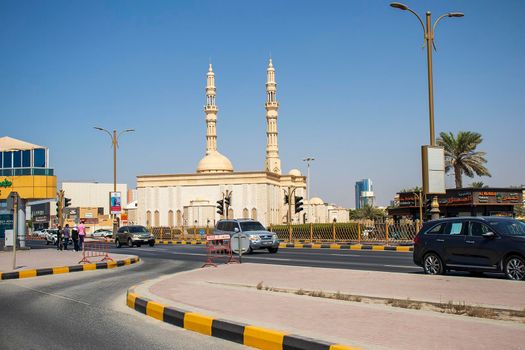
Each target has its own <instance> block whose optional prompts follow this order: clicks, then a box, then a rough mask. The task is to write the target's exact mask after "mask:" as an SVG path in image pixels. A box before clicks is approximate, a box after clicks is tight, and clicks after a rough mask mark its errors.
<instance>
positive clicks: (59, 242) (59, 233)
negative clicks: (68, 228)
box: [56, 226, 64, 250]
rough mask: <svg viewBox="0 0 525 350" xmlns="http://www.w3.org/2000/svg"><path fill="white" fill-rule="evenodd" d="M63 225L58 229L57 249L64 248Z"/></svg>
mask: <svg viewBox="0 0 525 350" xmlns="http://www.w3.org/2000/svg"><path fill="white" fill-rule="evenodd" d="M63 232H64V231H63V230H62V226H58V230H57V242H56V243H57V250H62V234H63Z"/></svg>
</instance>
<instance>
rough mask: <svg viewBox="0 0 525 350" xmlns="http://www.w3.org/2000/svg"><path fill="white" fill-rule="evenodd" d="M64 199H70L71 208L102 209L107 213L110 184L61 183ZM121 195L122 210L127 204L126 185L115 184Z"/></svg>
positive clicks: (111, 186)
mask: <svg viewBox="0 0 525 350" xmlns="http://www.w3.org/2000/svg"><path fill="white" fill-rule="evenodd" d="M62 189H63V190H64V193H65V197H67V198H71V205H70V206H71V207H94V208H104V214H105V215H108V214H110V213H109V193H110V192H112V191H113V184H112V183H99V182H62ZM117 191H120V193H121V200H122V208H124V207H125V206H126V205H127V204H128V185H126V184H117Z"/></svg>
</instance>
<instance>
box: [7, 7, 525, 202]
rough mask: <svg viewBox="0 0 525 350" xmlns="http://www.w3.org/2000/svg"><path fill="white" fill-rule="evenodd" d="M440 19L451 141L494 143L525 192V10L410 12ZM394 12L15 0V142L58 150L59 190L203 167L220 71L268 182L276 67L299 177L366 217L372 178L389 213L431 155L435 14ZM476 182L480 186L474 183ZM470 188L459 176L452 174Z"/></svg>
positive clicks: (444, 112)
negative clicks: (365, 191) (209, 88)
mask: <svg viewBox="0 0 525 350" xmlns="http://www.w3.org/2000/svg"><path fill="white" fill-rule="evenodd" d="M406 3H407V5H409V6H411V7H412V8H413V9H414V10H416V11H417V12H418V13H420V14H422V15H423V14H424V11H425V10H430V11H432V13H433V18H434V19H435V18H437V16H438V15H440V14H441V13H443V12H447V11H462V12H464V13H465V17H464V18H460V19H456V18H452V19H448V18H447V19H445V20H443V21H442V22H441V23H440V25H439V26H438V29H437V32H436V45H437V47H438V51H437V52H436V53H435V55H434V77H435V80H434V88H435V104H436V108H435V111H436V131H437V132H439V131H452V132H454V133H456V132H457V131H459V130H471V131H477V132H480V133H481V134H482V135H483V137H484V141H483V143H482V145H481V147H480V149H481V150H484V151H486V152H487V159H488V164H487V166H488V168H489V169H490V171H491V172H492V174H493V177H492V178H483V179H482V181H484V182H485V183H486V184H489V185H492V186H509V185H519V184H523V183H525V165H524V164H525V162H524V160H525V157H524V156H523V139H524V133H525V123H524V115H523V113H524V112H523V111H524V110H525V98H524V96H525V83H524V82H525V70H524V69H523V62H525V30H524V29H523V13H524V11H525V2H524V1H518V0H516V1H501V2H495V1H441V0H440V1H414V0H411V1H408V0H407V2H406ZM388 4H389V2H388V1H368V0H363V1H343V0H342V1H305V0H301V1H270V0H266V1H145V0H144V1H129V0H127V1H7V0H4V1H2V2H0V50H1V54H0V96H1V102H0V118H1V124H0V125H1V126H0V136H4V135H8V136H11V137H15V138H19V139H22V140H25V141H29V142H33V143H36V144H40V145H44V146H47V147H49V148H50V153H51V163H52V167H54V168H55V169H56V173H57V175H58V177H59V181H71V180H75V181H99V182H111V181H112V154H111V148H110V140H109V137H108V136H107V135H104V134H102V133H100V132H97V131H95V130H94V129H93V128H92V127H93V126H95V125H100V126H102V127H105V128H107V129H113V128H117V129H124V128H135V129H137V132H136V133H134V134H128V135H125V136H124V137H123V138H122V139H121V148H120V149H119V182H127V183H128V184H129V185H131V186H133V187H134V186H135V185H136V179H135V177H136V176H137V175H143V174H158V173H193V172H195V169H196V166H197V163H198V161H199V160H200V159H201V158H202V156H203V155H204V148H205V137H204V135H205V124H204V113H203V105H204V101H205V99H204V86H205V74H206V71H207V66H208V61H209V59H210V57H211V60H212V62H213V65H214V69H215V73H216V80H217V104H218V106H219V114H218V120H219V121H218V146H219V150H220V151H221V153H223V154H225V155H227V156H228V157H229V158H230V160H231V161H232V163H233V165H234V168H235V170H238V171H253V170H261V169H262V168H263V165H264V157H265V142H266V135H265V131H266V130H265V128H266V121H265V114H264V101H265V92H264V83H265V79H266V66H267V60H268V56H269V55H270V53H271V55H272V57H273V60H274V64H275V67H276V69H277V71H276V78H277V83H278V95H277V97H278V100H279V102H280V104H281V108H280V110H279V121H278V125H279V132H280V133H279V145H280V155H281V159H282V164H283V169H284V171H286V172H287V171H289V170H290V169H292V168H299V169H301V170H302V171H303V173H305V172H306V168H305V164H304V163H303V162H302V161H301V159H302V158H303V157H304V156H307V155H310V156H314V157H315V158H316V161H315V162H314V163H313V165H312V193H311V195H312V196H320V197H322V198H323V199H324V200H325V201H328V202H333V203H337V204H340V205H345V206H350V207H353V206H354V183H355V181H356V180H359V179H361V178H365V177H366V178H371V179H372V180H373V182H374V186H375V192H376V196H377V199H378V202H379V204H383V205H385V204H388V203H389V200H390V199H391V198H392V197H393V196H394V194H395V192H396V191H398V190H399V189H402V188H406V187H411V186H415V185H419V184H420V177H421V175H420V145H422V144H426V143H428V109H427V108H428V107H427V80H426V56H425V51H424V50H423V49H422V43H423V35H422V31H421V28H420V25H419V24H418V22H417V19H416V18H415V17H413V16H412V15H410V14H409V13H407V12H402V11H399V10H395V9H392V8H390V7H389V6H388ZM475 180H478V179H474V180H471V179H469V178H466V179H464V183H465V184H469V183H471V182H472V181H475ZM447 183H448V184H449V185H452V177H447Z"/></svg>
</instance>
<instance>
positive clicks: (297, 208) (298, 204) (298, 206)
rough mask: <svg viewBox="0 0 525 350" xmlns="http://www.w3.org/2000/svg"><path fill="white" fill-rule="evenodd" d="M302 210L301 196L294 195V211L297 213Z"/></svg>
mask: <svg viewBox="0 0 525 350" xmlns="http://www.w3.org/2000/svg"><path fill="white" fill-rule="evenodd" d="M302 210H303V197H301V196H295V212H296V213H298V212H300V211H302Z"/></svg>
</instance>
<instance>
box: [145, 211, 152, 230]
mask: <svg viewBox="0 0 525 350" xmlns="http://www.w3.org/2000/svg"><path fill="white" fill-rule="evenodd" d="M146 226H148V227H150V226H151V211H149V210H148V211H147V212H146Z"/></svg>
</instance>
